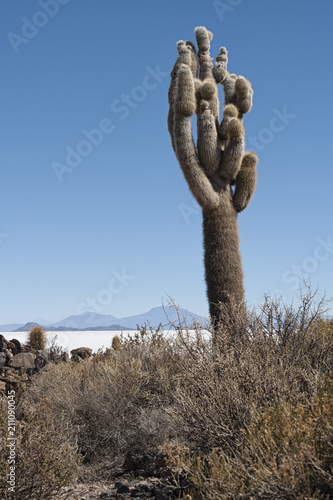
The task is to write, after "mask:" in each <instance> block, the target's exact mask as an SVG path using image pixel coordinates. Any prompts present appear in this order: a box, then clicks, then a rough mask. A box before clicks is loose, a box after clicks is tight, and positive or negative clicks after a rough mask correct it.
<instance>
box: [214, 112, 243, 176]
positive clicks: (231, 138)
mask: <svg viewBox="0 0 333 500" xmlns="http://www.w3.org/2000/svg"><path fill="white" fill-rule="evenodd" d="M227 133H228V145H227V147H226V148H225V150H224V151H223V155H222V160H221V164H220V167H219V173H220V175H222V176H223V177H225V178H226V179H227V180H229V181H231V180H232V179H233V178H234V177H235V176H236V175H237V173H238V171H239V169H240V168H241V162H242V158H243V155H244V147H245V142H244V128H243V125H242V123H241V122H240V120H238V119H237V118H232V119H231V120H230V121H229V123H228V127H227Z"/></svg>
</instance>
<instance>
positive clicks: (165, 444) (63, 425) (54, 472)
mask: <svg viewBox="0 0 333 500" xmlns="http://www.w3.org/2000/svg"><path fill="white" fill-rule="evenodd" d="M230 331H232V335H231V334H230ZM217 338H218V349H217V348H216V346H217V343H216V339H215V342H214V348H213V345H212V342H211V340H210V338H209V337H208V338H207V336H204V337H203V336H202V328H200V325H197V326H196V328H195V331H194V332H193V331H192V332H190V331H189V330H186V328H184V326H183V327H182V328H179V329H178V332H177V334H176V335H175V336H174V338H169V339H166V338H165V336H164V335H163V334H162V332H160V331H157V332H154V331H152V330H149V329H146V328H141V329H139V330H138V332H137V334H136V335H135V336H134V337H132V338H131V339H127V340H126V339H121V343H122V345H120V343H118V348H117V349H107V350H106V351H105V352H99V353H97V354H96V355H94V356H93V358H92V359H90V360H87V361H85V362H83V363H79V364H76V363H68V364H66V363H62V364H58V365H52V364H51V365H50V367H49V370H48V372H47V373H43V374H41V375H39V376H38V377H36V379H35V381H34V383H33V385H32V386H31V387H30V388H29V389H28V390H26V391H25V393H24V394H23V396H22V397H21V399H20V401H19V404H18V415H17V416H18V419H19V420H20V422H19V428H20V429H21V430H20V433H21V432H22V433H23V430H24V429H26V431H24V432H26V434H24V433H23V434H22V436H23V435H25V436H26V437H25V438H24V439H25V440H26V441H25V442H26V443H27V445H25V446H26V450H28V451H23V449H22V448H21V451H20V454H21V457H25V456H26V455H25V454H27V456H31V457H32V456H35V455H33V446H32V443H34V442H38V443H41V441H42V436H43V442H44V443H46V444H45V447H46V448H45V450H46V451H47V453H48V457H49V459H47V460H46V458H45V459H43V460H44V462H43V463H45V466H44V467H40V465H38V460H37V458H36V459H34V460H37V461H36V465H34V464H35V461H34V460H32V459H29V460H28V459H27V460H23V459H22V464H25V465H22V469H20V470H21V475H22V476H21V477H22V478H25V477H30V476H31V477H35V476H36V474H38V476H39V481H40V482H43V481H44V483H43V484H47V481H50V478H51V476H52V478H53V479H52V481H53V482H54V483H55V484H56V485H57V484H58V485H59V484H61V483H63V482H64V481H69V480H70V477H72V476H70V474H69V473H68V472H66V471H68V470H69V467H71V469H72V470H74V472H73V474H74V475H75V467H73V463H72V460H74V458H73V457H74V455H73V454H72V453H74V450H75V447H76V445H77V446H78V449H79V452H80V456H81V457H82V458H83V460H84V461H85V462H91V463H98V461H100V460H103V457H105V456H108V457H109V458H120V457H122V456H124V454H125V453H126V452H128V451H131V452H132V453H138V454H150V455H152V454H154V453H156V452H157V450H161V449H164V451H165V453H166V454H167V456H168V460H169V463H171V464H172V465H173V466H174V467H175V470H176V471H178V472H179V473H180V472H181V473H182V474H186V475H187V476H188V477H190V478H191V480H192V482H193V484H195V486H196V492H194V493H193V498H195V495H197V498H208V499H209V498H216V499H218V498H221V499H227V498H230V499H231V498H235V499H237V498H239V499H240V498H242V499H246V498H248V499H250V498H251V497H252V498H265V499H266V498H267V499H268V498H272V499H273V498H286V499H287V498H288V499H289V498H290V499H292V498H295V499H296V498H299V499H301V498H303V499H304V500H305V498H308V499H310V498H324V497H325V495H331V494H333V489H332V488H333V487H332V462H331V459H330V457H331V456H332V439H333V434H332V404H331V400H330V399H329V398H331V397H332V395H333V394H332V383H331V374H332V367H333V324H332V321H329V320H326V319H325V317H324V316H323V302H320V301H319V303H316V302H315V297H314V296H313V294H311V293H310V292H309V293H308V294H306V295H304V296H303V297H302V300H301V305H300V306H299V307H289V306H285V305H284V304H283V303H282V302H281V301H278V300H270V299H269V298H267V299H266V301H265V303H264V305H263V307H262V310H261V312H260V313H259V314H252V315H250V318H249V321H248V323H247V324H246V325H245V324H244V321H243V320H242V319H240V318H237V317H235V318H234V319H233V324H232V325H230V327H229V328H225V329H224V330H222V329H221V330H220V331H219V332H218V337H217ZM36 408H38V419H37V420H33V418H35V419H36V418H37V416H36V415H37V414H36V413H34V412H35V409H36ZM31 415H35V416H34V417H33V418H32V416H31ZM2 417H3V418H2V421H4V417H5V415H4V413H2ZM44 421H46V422H47V426H46V427H45V425H44V423H43V422H44ZM32 422H35V423H34V424H32ZM29 425H30V427H29ZM32 425H33V428H32V427H31V426H32ZM55 429H57V433H56V435H55ZM29 436H30V438H29ZM166 436H168V439H167V440H166ZM20 439H22V440H23V441H24V439H23V437H22V438H20ZM23 441H22V442H23ZM177 442H178V443H181V444H178V445H175V444H174V443H177ZM29 443H30V444H29ZM59 443H61V446H60V444H59ZM2 446H4V442H2ZM39 446H40V448H38V446H37V450H43V447H42V445H41V444H39ZM43 446H44V445H43ZM66 447H67V448H66ZM65 449H66V450H67V453H68V450H71V452H70V453H69V454H68V463H66V459H65V456H64V455H63V454H62V450H65ZM29 450H30V451H29ZM46 451H45V453H46ZM29 453H30V455H29ZM59 453H60V455H59ZM39 455H41V456H42V453H41V452H39ZM3 456H4V455H3ZM59 464H60V465H59ZM4 467H5V463H4V462H2V471H4ZM59 467H60V469H59ZM59 471H60V472H59ZM34 475H35V476H34ZM29 484H31V483H29ZM31 487H32V486H31ZM33 488H37V486H33V487H32V490H31V492H30V493H31V498H33V494H35V495H36V494H37V493H36V492H37V490H36V491H35V490H33ZM38 494H39V495H40V496H39V498H41V499H43V498H51V493H50V492H48V493H47V495H48V496H47V495H46V496H45V495H44V493H43V492H39V493H38ZM43 495H44V496H43ZM200 495H201V496H200ZM302 495H303V496H302ZM323 495H324V496H323ZM22 498H25V497H22Z"/></svg>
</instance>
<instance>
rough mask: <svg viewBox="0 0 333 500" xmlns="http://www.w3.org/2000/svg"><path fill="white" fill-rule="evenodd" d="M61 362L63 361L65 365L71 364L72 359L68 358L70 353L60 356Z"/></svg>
mask: <svg viewBox="0 0 333 500" xmlns="http://www.w3.org/2000/svg"><path fill="white" fill-rule="evenodd" d="M60 361H63V362H64V363H69V362H70V358H69V356H68V352H66V351H65V352H63V353H62V354H61V356H60Z"/></svg>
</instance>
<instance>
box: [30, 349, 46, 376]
mask: <svg viewBox="0 0 333 500" xmlns="http://www.w3.org/2000/svg"><path fill="white" fill-rule="evenodd" d="M27 354H28V353H27ZM35 355H36V359H35V367H36V370H37V371H38V372H39V371H40V370H41V369H42V368H44V366H46V365H47V363H48V355H47V352H46V351H35Z"/></svg>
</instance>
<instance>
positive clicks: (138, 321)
mask: <svg viewBox="0 0 333 500" xmlns="http://www.w3.org/2000/svg"><path fill="white" fill-rule="evenodd" d="M179 316H180V320H181V321H182V320H183V319H184V320H185V322H186V324H187V325H188V326H191V324H192V323H193V318H194V319H196V320H197V321H203V322H205V321H206V320H205V318H203V317H202V316H199V315H198V314H195V313H192V312H189V311H186V309H179ZM118 321H119V323H122V324H123V325H128V326H129V327H131V328H136V327H137V325H139V326H143V325H144V324H145V323H149V325H150V326H151V327H152V328H157V327H158V326H159V325H160V324H162V326H163V328H165V329H168V328H171V324H175V325H176V326H177V325H178V323H179V321H178V316H177V310H176V309H175V308H174V307H172V306H165V307H153V309H150V311H148V312H146V313H143V314H138V315H136V316H128V317H125V318H120V319H118Z"/></svg>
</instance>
